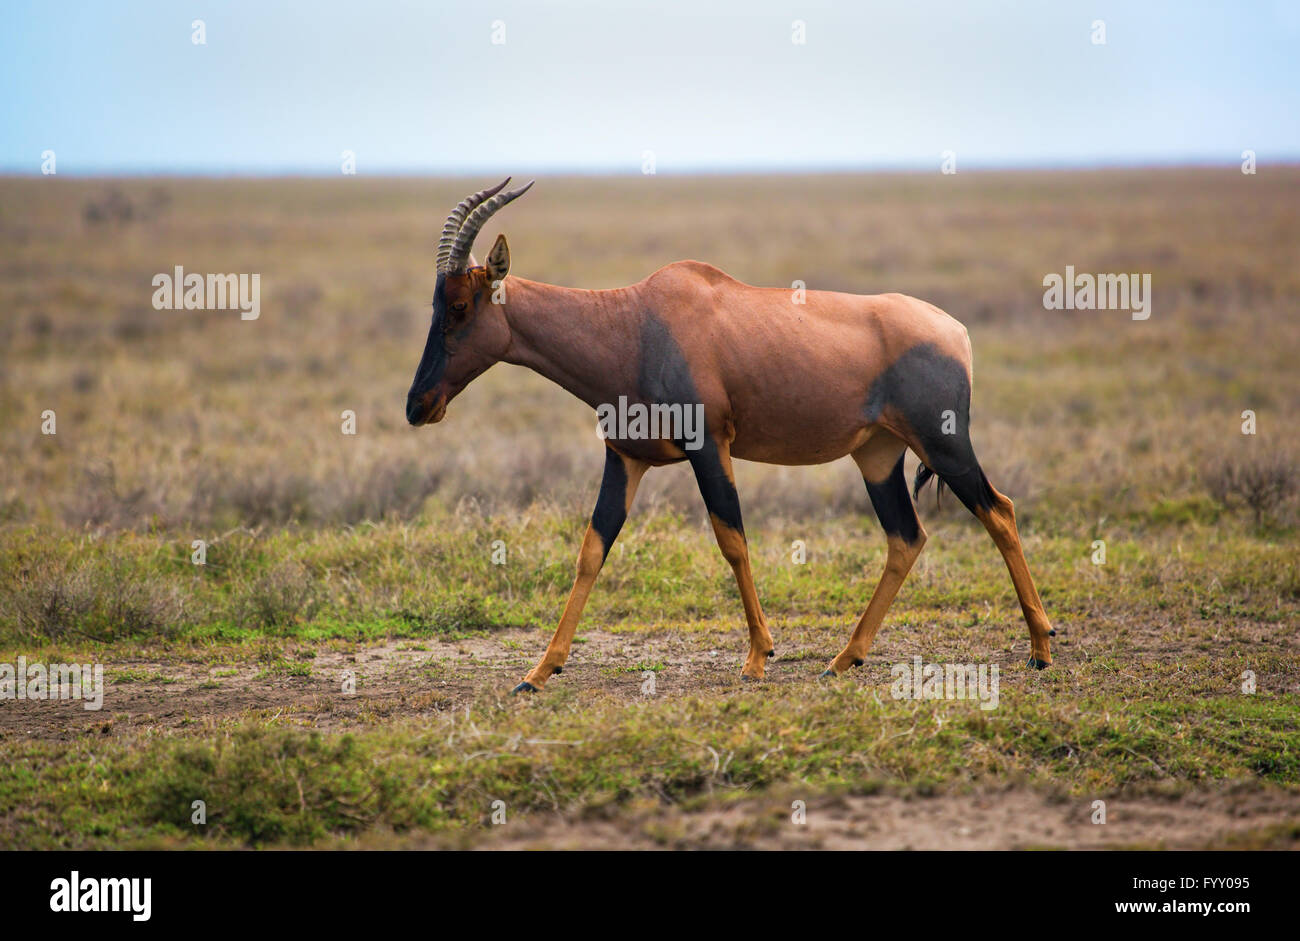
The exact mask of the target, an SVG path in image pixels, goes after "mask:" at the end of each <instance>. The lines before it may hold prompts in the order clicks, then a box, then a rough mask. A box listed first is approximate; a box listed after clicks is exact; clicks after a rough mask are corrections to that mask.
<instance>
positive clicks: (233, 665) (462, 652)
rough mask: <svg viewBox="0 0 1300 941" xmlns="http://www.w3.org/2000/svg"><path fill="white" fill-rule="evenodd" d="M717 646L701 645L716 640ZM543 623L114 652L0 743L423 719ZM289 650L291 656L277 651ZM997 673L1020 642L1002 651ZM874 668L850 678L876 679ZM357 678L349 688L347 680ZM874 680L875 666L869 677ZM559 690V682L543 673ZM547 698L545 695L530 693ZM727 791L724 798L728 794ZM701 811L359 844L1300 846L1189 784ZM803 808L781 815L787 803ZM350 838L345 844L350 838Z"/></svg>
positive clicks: (675, 647)
mask: <svg viewBox="0 0 1300 941" xmlns="http://www.w3.org/2000/svg"><path fill="white" fill-rule="evenodd" d="M715 639H716V640H718V641H719V648H720V649H717V650H713V649H709V647H710V644H711V642H712V641H713V640H715ZM585 640H586V642H585V643H584V644H582V645H581V646H580V648H579V649H577V650H575V655H574V658H573V660H571V663H570V666H571V669H570V670H568V671H566V673H565V675H564V677H563V683H564V684H565V685H566V686H572V687H575V688H577V689H579V690H581V691H584V692H586V691H597V692H601V693H603V694H607V695H614V696H618V697H624V698H626V699H628V700H629V701H630V700H633V699H635V698H637V697H639V696H640V695H641V683H642V681H643V676H644V673H643V671H641V670H640V669H639V666H640V665H642V664H647V663H654V664H657V665H661V670H662V674H661V675H662V678H661V679H660V674H657V675H656V678H657V680H658V681H659V683H660V687H659V688H660V690H661V691H662V692H668V691H669V690H672V689H677V690H680V691H686V690H689V691H692V692H696V691H711V692H712V693H713V694H715V695H727V694H728V692H729V691H739V690H740V689H741V688H742V686H741V682H740V681H739V679H738V677H737V672H736V671H737V665H738V656H739V655H740V653H741V652H739V651H737V650H734V649H731V647H734V646H735V645H734V644H731V645H730V646H726V644H725V639H724V638H721V637H718V638H712V637H709V636H708V635H703V636H702V635H700V634H698V633H697V634H688V635H680V634H676V635H674V634H667V633H666V634H663V635H655V634H645V633H641V632H637V633H633V634H628V633H611V632H604V631H589V632H587V633H586V634H585ZM540 649H541V644H540V643H539V635H538V634H537V633H536V632H532V631H522V630H521V631H505V632H498V633H494V634H492V635H489V636H481V637H473V638H469V639H458V640H446V641H440V640H431V639H429V640H421V641H420V642H418V643H413V642H409V641H394V642H390V643H385V644H379V645H373V646H364V647H361V646H347V645H320V646H316V647H311V646H303V647H302V648H300V651H299V652H300V653H307V652H309V653H310V656H309V657H308V658H306V659H300V660H293V659H288V660H287V661H286V660H281V661H279V666H278V668H277V667H276V666H272V667H267V666H266V665H265V664H259V663H255V662H250V661H249V660H248V659H247V657H246V655H245V656H243V657H240V656H232V657H231V658H230V662H228V663H223V662H221V660H222V659H223V658H220V657H218V658H217V659H216V662H214V661H213V660H211V659H207V660H204V661H202V662H200V661H198V660H195V659H188V660H187V659H184V658H183V657H181V658H177V659H166V658H161V657H156V658H154V659H141V660H114V661H113V662H112V663H110V665H109V666H108V667H107V669H106V677H105V680H106V682H105V686H106V688H105V698H104V707H103V709H102V710H101V711H90V710H85V709H83V708H82V706H81V704H80V703H78V702H61V703H56V704H51V703H44V702H25V701H17V702H14V701H6V702H4V703H3V704H0V742H2V741H4V740H5V739H9V740H14V739H19V738H37V739H42V740H51V741H60V740H72V739H75V738H78V737H81V736H86V735H105V736H113V735H129V734H136V733H141V732H152V731H156V730H166V729H172V730H177V731H180V730H183V729H184V728H185V727H187V726H193V725H195V724H200V725H210V724H213V723H219V722H221V721H223V720H236V719H241V718H243V719H247V718H250V717H251V718H257V719H263V720H266V721H281V722H293V723H297V724H301V725H304V726H309V727H312V728H319V729H334V730H343V729H348V728H353V727H360V726H364V725H370V724H373V723H375V722H382V721H384V720H386V719H395V718H405V719H417V720H418V719H419V718H420V717H422V716H427V717H429V718H430V719H433V718H435V717H436V716H437V715H439V714H443V713H446V712H447V711H448V710H454V709H459V708H463V707H465V706H466V705H468V704H470V703H471V702H472V701H474V700H475V699H478V700H480V701H481V698H482V696H483V694H484V691H485V690H487V691H495V692H498V693H499V694H500V695H501V696H502V697H505V696H506V695H507V694H508V692H509V690H510V689H511V688H512V687H513V685H514V684H515V683H516V682H517V681H518V678H519V677H520V676H521V675H522V673H523V672H524V671H526V670H527V668H528V666H529V664H530V663H531V662H532V656H533V654H534V652H535V651H536V650H540ZM821 653H822V651H820V650H819V649H818V650H814V649H812V648H811V647H809V648H801V646H800V645H798V644H794V645H792V647H788V648H787V649H786V653H785V656H784V657H778V658H777V659H776V660H775V661H774V662H773V664H772V667H771V669H770V670H769V679H768V681H767V682H769V683H772V684H778V685H785V684H792V683H793V684H799V683H813V682H816V680H815V675H816V672H817V671H819V670H820V669H821V657H820V654H821ZM285 656H286V658H291V657H292V656H293V653H292V652H288V653H286V655H285ZM1001 659H1004V660H1005V661H1006V662H1005V663H1004V671H1005V672H1004V675H1005V676H1007V677H1008V681H1009V682H1012V683H1014V682H1016V681H1017V680H1016V677H1017V676H1018V674H1017V672H1016V671H1015V670H1013V669H1012V667H1013V666H1015V665H1018V664H1019V662H1020V654H1019V653H1017V652H1006V653H1005V654H1004V655H1003V656H1002V657H1001ZM285 662H289V663H304V664H310V668H311V672H310V675H302V676H295V675H284V673H283V666H284V664H285ZM871 672H872V671H871V668H870V667H868V669H867V670H865V671H862V673H861V674H860V676H859V677H858V681H867V682H873V681H874V680H872V679H871ZM349 673H350V674H352V675H353V676H355V678H356V682H357V686H356V692H355V693H352V694H347V693H345V692H343V690H342V684H343V681H344V679H345V677H346V676H347V675H348V674H349ZM878 678H879V677H876V679H878ZM553 682H555V684H556V685H557V686H558V684H559V681H558V680H557V681H553ZM543 695H545V694H543ZM725 796H726V795H723V797H724V798H725ZM736 798H737V799H736V800H734V801H726V800H725V799H724V801H723V802H722V803H721V806H718V805H717V804H714V805H712V806H708V807H705V808H703V809H690V808H689V807H687V808H683V807H677V806H667V807H664V806H660V807H645V808H641V809H632V810H631V811H630V812H623V813H620V814H619V815H617V816H613V817H609V818H603V817H600V816H599V815H597V816H590V815H587V816H580V817H577V818H572V817H564V816H561V815H559V814H557V815H555V816H554V817H553V818H551V817H541V818H539V817H536V816H534V817H531V818H529V819H528V820H527V821H521V822H512V825H508V826H502V827H489V828H486V829H479V830H476V831H472V832H468V833H462V834H458V835H454V836H445V835H431V834H419V835H409V836H401V837H398V836H395V835H393V834H385V833H382V832H379V833H372V834H369V835H367V836H366V837H364V838H363V839H362V840H361V841H360V845H362V846H374V847H381V846H382V847H392V846H397V847H401V848H413V849H414V848H447V847H465V848H483V849H689V848H696V849H746V848H763V849H823V850H861V849H913V850H939V849H953V850H962V849H972V850H973V849H1016V848H1040V847H1041V848H1062V849H1115V848H1131V847H1138V848H1166V849H1189V848H1274V849H1295V848H1300V794H1296V793H1289V792H1279V791H1266V792H1256V791H1240V792H1231V791H1229V792H1227V793H1224V792H1218V791H1214V792H1211V791H1208V790H1207V791H1196V792H1192V793H1190V794H1184V795H1182V796H1179V797H1168V798H1163V797H1157V796H1139V797H1132V798H1125V799H1115V800H1112V801H1109V802H1108V806H1107V808H1106V822H1105V824H1104V825H1100V824H1097V823H1094V822H1093V819H1092V818H1093V816H1094V808H1093V807H1092V805H1091V802H1090V801H1084V800H1081V799H1074V798H1068V799H1067V798H1055V797H1052V796H1050V795H1045V794H1042V793H1038V792H1035V791H1033V790H1030V789H1028V788H1023V787H1011V788H1008V789H1006V790H1001V791H996V792H984V793H976V794H940V795H936V796H927V797H918V796H899V795H891V794H878V795H873V796H858V795H844V796H826V795H815V794H814V795H808V796H807V798H806V799H805V798H801V797H800V795H799V794H798V793H797V792H796V791H795V790H782V791H780V792H779V793H772V794H763V795H759V796H746V795H744V794H740V793H738V794H737V795H736ZM800 800H804V802H805V808H806V812H805V822H804V823H802V824H797V823H795V822H793V819H792V814H793V809H794V806H795V802H796V801H800ZM350 845H357V844H350Z"/></svg>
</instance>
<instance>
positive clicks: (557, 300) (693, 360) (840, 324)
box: [406, 178, 1056, 692]
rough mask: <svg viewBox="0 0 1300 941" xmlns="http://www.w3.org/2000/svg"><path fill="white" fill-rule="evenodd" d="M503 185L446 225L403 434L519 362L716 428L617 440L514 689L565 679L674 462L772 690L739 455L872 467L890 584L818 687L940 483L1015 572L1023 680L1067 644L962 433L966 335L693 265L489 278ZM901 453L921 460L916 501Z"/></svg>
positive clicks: (927, 308)
mask: <svg viewBox="0 0 1300 941" xmlns="http://www.w3.org/2000/svg"><path fill="white" fill-rule="evenodd" d="M509 182H510V181H509V179H508V178H507V179H506V180H505V181H503V182H502V183H500V184H498V185H497V186H494V187H492V188H490V189H486V190H483V191H482V192H479V193H475V194H474V195H473V196H470V197H468V198H466V199H465V200H464V201H462V202H461V203H460V205H458V206H457V207H456V208H455V210H453V211H452V213H451V215H450V216H448V217H447V222H446V224H445V225H444V226H443V230H442V238H441V241H440V242H439V244H438V267H437V272H438V278H437V286H436V287H435V288H434V293H433V323H432V325H431V326H430V328H429V339H428V342H427V343H426V344H425V348H424V355H423V356H422V357H421V358H420V365H419V366H418V367H417V369H416V371H415V381H414V382H413V383H412V384H411V390H410V392H409V394H408V395H407V400H406V417H407V420H408V421H410V423H411V424H412V425H427V424H431V423H434V422H438V421H441V420H442V418H443V416H444V415H445V414H446V411H447V403H448V402H450V401H451V400H452V399H454V398H455V397H456V396H457V394H459V393H460V392H461V390H462V389H464V388H465V387H466V386H467V385H469V383H470V382H471V381H473V380H474V379H475V378H476V377H477V376H479V375H481V374H482V373H483V372H484V371H486V370H487V369H488V367H490V366H492V365H493V364H495V363H498V362H506V363H513V364H516V365H520V366H527V367H528V368H529V369H532V370H534V371H535V372H538V373H540V374H541V375H543V376H545V377H546V378H547V379H550V380H551V381H552V382H555V383H557V384H559V385H560V386H562V387H563V388H565V389H567V390H568V391H569V392H571V393H573V394H574V395H576V396H577V397H578V398H580V399H582V401H584V402H586V403H587V404H588V405H590V406H591V407H593V408H595V409H597V410H598V411H599V410H600V409H601V408H602V407H603V408H608V407H609V405H610V403H613V402H620V403H622V402H624V401H626V402H632V403H635V404H639V405H641V406H642V407H667V408H668V409H670V410H671V409H672V408H673V407H678V413H680V412H684V411H685V410H686V409H688V408H692V409H698V410H700V411H702V414H703V419H704V421H703V434H702V436H701V437H700V438H699V439H698V440H695V441H687V440H685V438H683V437H682V436H681V435H680V434H679V433H676V432H673V431H671V430H669V431H668V432H662V431H661V433H660V434H659V435H658V436H656V437H650V436H645V435H635V436H634V435H632V434H630V433H629V434H628V435H626V436H625V437H616V436H607V437H606V440H605V473H604V478H603V479H602V480H601V484H600V495H599V497H597V499H596V509H595V511H594V512H593V513H592V515H591V521H590V523H589V525H588V526H587V530H586V534H585V535H584V536H583V539H582V549H581V551H580V552H579V554H578V572H577V578H576V579H575V580H574V583H573V590H572V592H571V593H570V595H569V600H568V603H567V604H566V605H565V606H564V613H563V615H561V617H560V624H559V626H558V627H557V628H556V630H555V636H554V637H552V638H551V642H550V644H549V645H547V648H546V653H545V654H544V655H543V656H542V659H541V660H540V661H539V662H538V664H537V666H535V667H533V669H532V671H531V672H530V673H529V674H528V675H527V676H526V677H525V678H524V680H523V682H522V683H520V684H519V685H518V686H517V687H516V688H515V692H532V691H536V690H539V689H541V688H542V687H543V686H544V685H545V684H546V681H547V680H548V679H549V678H550V677H551V676H552V675H553V674H556V673H559V672H561V670H562V668H563V667H564V663H565V661H566V660H567V659H568V657H569V649H570V646H571V645H572V643H573V635H574V631H575V630H576V628H577V626H578V619H579V617H580V616H581V615H582V608H583V605H584V604H585V603H586V601H587V597H588V595H589V594H590V593H591V588H592V584H593V583H594V582H595V580H596V575H597V573H598V572H599V571H600V569H601V566H602V565H603V564H604V561H605V557H606V556H607V555H608V554H609V550H610V547H611V546H612V545H613V543H614V540H615V538H617V536H618V533H619V530H620V529H621V528H622V526H623V522H624V521H625V520H626V519H627V514H628V511H629V509H630V507H631V505H632V499H633V497H634V496H635V494H636V489H637V484H639V483H640V481H641V477H642V475H644V474H645V472H646V471H647V470H649V469H650V468H651V467H657V466H660V465H663V464H675V463H679V462H681V461H688V462H689V463H690V465H691V470H692V471H694V472H695V479H696V481H697V482H698V484H699V488H700V494H701V495H702V496H703V498H704V505H705V507H707V509H708V512H709V520H710V521H711V522H712V524H713V532H714V534H715V536H716V537H717V540H718V546H719V548H720V549H721V550H722V554H723V556H724V557H725V558H726V560H727V562H728V563H729V564H730V565H731V568H732V570H733V571H734V573H735V576H736V583H737V585H738V586H739V588H740V598H741V601H742V602H743V604H744V607H745V620H746V622H748V625H749V656H748V657H747V658H746V660H745V666H744V669H743V670H742V672H741V675H742V677H745V678H749V679H761V678H762V676H763V671H764V665H765V663H766V660H767V658H768V657H770V656H772V652H773V648H772V635H771V634H770V633H769V632H768V627H767V620H766V618H765V617H764V616H763V608H762V606H761V605H760V604H759V602H758V592H757V591H755V589H754V578H753V575H752V574H751V571H750V565H749V550H748V547H747V545H746V542H745V531H744V527H743V526H742V524H741V519H740V502H739V500H738V498H737V496H736V487H735V477H734V476H733V474H732V467H731V461H732V458H742V459H744V460H749V461H762V462H765V463H769V464H821V463H825V462H827V461H833V460H836V459H838V458H841V457H844V456H845V455H848V456H850V457H852V458H853V460H854V461H855V462H856V463H857V465H858V468H859V469H860V470H861V472H862V478H863V480H864V482H865V483H866V486H867V494H868V496H869V497H870V498H871V505H872V507H873V508H874V509H875V511H876V516H877V517H879V519H880V524H881V526H882V527H883V528H884V530H885V536H886V539H887V542H888V555H887V556H886V559H885V571H884V573H883V574H882V575H881V576H880V582H879V584H878V585H877V586H876V590H875V592H874V593H873V594H872V596H871V601H870V602H869V603H868V605H867V610H866V612H865V613H864V614H863V615H862V618H861V619H860V620H859V621H858V626H857V628H856V629H855V630H854V631H853V636H852V637H850V638H849V642H848V644H847V645H845V647H844V649H843V650H841V651H840V653H839V655H838V656H836V657H835V659H833V660H832V661H831V662H830V664H829V666H828V667H827V669H826V670H825V672H824V673H823V674H822V676H834V675H836V674H839V673H842V672H844V671H845V670H847V669H848V668H849V667H850V666H860V665H861V664H862V663H863V658H864V657H865V656H866V655H867V651H868V650H869V649H870V647H871V642H872V640H873V639H874V638H875V636H876V631H877V630H879V628H880V624H881V621H882V620H883V619H884V617H885V612H886V611H887V610H888V608H889V605H890V602H892V601H893V600H894V596H895V595H896V594H897V593H898V589H899V587H900V586H901V585H902V583H903V579H904V578H905V577H906V576H907V573H908V571H909V570H910V569H911V567H912V563H913V562H915V561H916V557H917V556H918V555H919V554H920V552H921V547H922V546H923V545H925V530H924V529H923V528H922V527H921V523H920V520H918V519H917V516H916V508H915V506H914V505H913V502H912V498H913V496H916V495H919V493H920V490H921V487H922V486H923V485H924V484H925V483H926V481H928V480H929V479H930V478H931V477H935V476H937V477H938V478H939V481H940V483H939V486H940V487H942V486H943V485H944V484H946V485H947V486H948V488H949V489H951V490H952V492H953V493H954V494H956V495H957V499H959V500H960V501H961V502H962V503H963V504H964V505H965V506H966V508H967V509H968V510H970V511H971V512H972V513H973V514H975V516H976V517H977V518H978V519H979V520H980V522H982V523H983V524H984V526H985V528H986V529H987V530H988V532H989V535H990V536H992V537H993V542H994V543H995V544H996V545H997V547H998V549H999V550H1000V551H1001V553H1002V557H1003V559H1005V561H1006V564H1007V568H1008V569H1009V570H1010V573H1011V582H1012V584H1013V585H1014V586H1015V589H1016V595H1017V596H1018V597H1019V599H1020V607H1021V610H1022V611H1023V612H1024V616H1025V620H1026V621H1027V622H1028V624H1029V637H1030V645H1031V651H1030V656H1029V665H1030V666H1031V667H1037V668H1039V669H1041V668H1043V667H1045V666H1047V665H1048V664H1049V663H1051V662H1052V654H1051V647H1050V642H1049V641H1048V638H1049V637H1050V636H1052V635H1054V634H1055V633H1056V632H1055V631H1053V630H1052V628H1051V625H1050V624H1049V623H1048V620H1047V615H1046V613H1044V611H1043V605H1042V602H1041V601H1039V598H1038V591H1037V589H1035V587H1034V582H1033V580H1032V578H1031V577H1030V575H1029V567H1028V566H1027V565H1026V564H1025V556H1024V552H1023V551H1022V550H1021V547H1020V536H1019V533H1018V532H1017V530H1016V517H1015V513H1014V512H1013V510H1012V506H1011V501H1010V500H1009V499H1008V498H1007V497H1005V496H1003V495H1002V494H1000V493H998V492H997V491H996V490H994V489H993V485H992V484H990V483H989V481H988V478H986V477H985V476H984V471H983V470H981V468H980V465H979V462H978V461H977V460H976V458H975V452H974V450H973V449H972V447H971V443H970V438H969V436H968V432H969V419H970V389H971V347H970V339H969V337H968V336H967V334H966V329H965V328H964V327H963V326H962V325H961V324H960V323H958V322H957V321H956V320H954V319H953V318H951V317H949V316H948V315H947V314H945V313H944V312H943V311H941V310H939V309H938V308H937V307H935V306H933V305H932V304H927V303H926V302H924V301H920V300H917V299H915V298H912V297H907V296H904V295H901V294H880V295H868V296H859V295H853V294H839V293H835V292H831V291H808V292H806V296H805V298H804V303H803V304H802V305H795V306H792V304H791V301H792V294H791V292H790V291H787V290H785V289H783V288H757V287H751V286H750V285H748V284H742V283H741V282H739V281H736V280H735V279H733V278H730V277H728V276H727V275H725V274H723V273H722V272H721V271H719V270H718V269H717V268H714V267H713V266H711V265H706V264H701V263H700V262H697V261H679V262H677V263H675V264H671V265H668V266H667V267H664V268H660V269H659V270H658V271H656V272H655V273H654V274H652V275H650V276H649V277H648V278H646V279H645V280H644V281H641V282H640V283H639V284H634V285H632V286H631V287H626V288H618V289H616V290H610V291H584V290H578V289H574V288H564V287H557V286H555V285H552V284H542V283H540V282H537V281H526V280H524V279H522V278H516V277H508V276H507V275H508V272H509V269H510V249H509V246H508V245H507V244H506V237H505V236H504V235H498V236H497V239H496V242H495V243H493V245H492V250H491V251H490V252H488V255H487V263H486V264H485V265H483V266H481V267H480V266H479V265H477V264H476V263H475V261H474V260H473V258H472V257H471V255H470V249H471V247H472V246H473V244H474V238H475V236H477V235H478V233H479V230H480V229H482V227H483V225H484V224H485V223H486V222H487V220H488V219H489V218H490V217H491V216H492V214H493V213H495V212H497V211H498V210H499V209H501V207H503V206H505V205H506V204H507V203H509V202H511V201H512V200H514V199H517V198H518V197H520V196H522V195H523V194H524V193H525V192H527V191H528V188H529V187H531V186H532V183H529V184H528V186H524V187H522V188H520V189H517V190H511V191H506V192H502V190H503V189H505V186H506V184H507V183H509ZM669 424H671V423H669ZM908 448H911V449H912V451H914V452H915V453H916V455H917V457H919V458H920V460H921V462H922V463H921V466H920V467H919V468H918V469H917V474H916V479H915V482H914V487H913V491H912V494H910V495H909V494H908V491H907V482H906V480H905V479H904V474H903V455H904V453H905V452H906V450H907V449H908Z"/></svg>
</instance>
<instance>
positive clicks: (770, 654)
mask: <svg viewBox="0 0 1300 941" xmlns="http://www.w3.org/2000/svg"><path fill="white" fill-rule="evenodd" d="M775 654H776V651H775V650H769V651H768V652H767V655H768V656H769V657H771V656H774V655H775Z"/></svg>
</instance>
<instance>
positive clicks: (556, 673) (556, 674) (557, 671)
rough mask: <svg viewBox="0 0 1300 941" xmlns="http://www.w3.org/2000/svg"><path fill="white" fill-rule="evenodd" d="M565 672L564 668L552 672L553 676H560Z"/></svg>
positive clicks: (557, 668)
mask: <svg viewBox="0 0 1300 941" xmlns="http://www.w3.org/2000/svg"><path fill="white" fill-rule="evenodd" d="M563 672H564V667H556V668H555V669H554V670H552V671H551V673H552V675H554V676H559V675H560V674H561V673H563Z"/></svg>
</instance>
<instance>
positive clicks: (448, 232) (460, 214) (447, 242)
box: [437, 177, 510, 274]
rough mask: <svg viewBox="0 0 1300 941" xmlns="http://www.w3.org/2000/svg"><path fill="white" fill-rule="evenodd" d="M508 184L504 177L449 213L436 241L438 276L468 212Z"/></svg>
mask: <svg viewBox="0 0 1300 941" xmlns="http://www.w3.org/2000/svg"><path fill="white" fill-rule="evenodd" d="M509 182H510V177H506V178H505V179H504V180H502V181H501V182H500V183H498V184H497V185H496V186H494V187H492V188H491V189H485V190H479V191H478V192H477V193H475V194H474V195H473V196H466V197H465V198H464V199H462V200H461V201H460V204H459V205H458V206H457V207H456V208H455V209H453V210H452V211H451V215H449V216H448V217H447V221H446V222H445V223H443V226H442V237H441V238H439V239H438V268H437V271H438V273H439V274H442V272H443V269H444V268H446V267H447V260H448V259H449V258H451V245H452V242H454V241H455V240H456V233H457V232H459V231H460V227H461V225H462V224H463V223H464V222H465V217H466V216H468V215H469V213H470V210H471V209H473V208H474V207H476V206H477V205H479V203H481V202H483V200H485V199H488V198H489V197H491V196H495V195H496V194H497V193H499V192H501V190H503V189H504V188H505V185H506V184H507V183H509Z"/></svg>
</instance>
